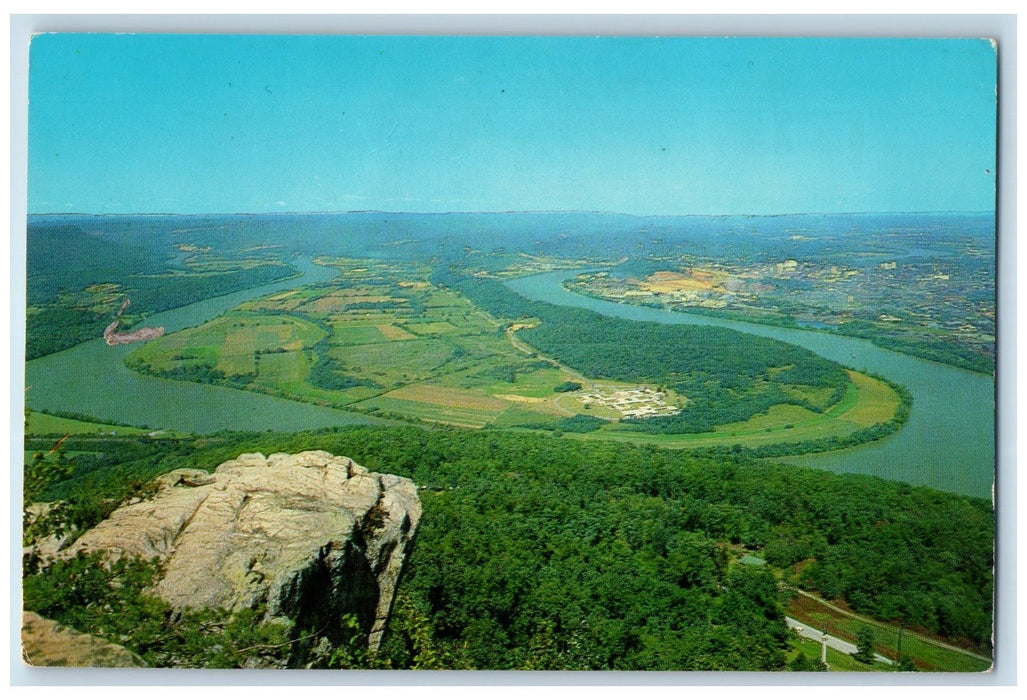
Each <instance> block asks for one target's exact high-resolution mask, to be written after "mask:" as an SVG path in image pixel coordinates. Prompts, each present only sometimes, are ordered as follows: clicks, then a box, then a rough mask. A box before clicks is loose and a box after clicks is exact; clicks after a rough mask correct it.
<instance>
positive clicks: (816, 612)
mask: <svg viewBox="0 0 1027 700" xmlns="http://www.w3.org/2000/svg"><path fill="white" fill-rule="evenodd" d="M786 614H788V615H789V616H791V617H794V618H795V619H796V620H799V621H801V622H804V623H806V624H808V625H810V626H811V627H814V628H816V629H820V630H824V631H826V632H827V633H828V634H830V635H833V636H835V637H838V638H839V639H844V640H846V641H849V642H855V640H856V634H857V632H858V630H859V629H860V628H861V627H865V626H870V627H872V628H873V630H874V640H875V649H876V650H877V653H879V654H881V655H883V656H885V657H887V658H889V659H896V658H897V657H898V655H899V630H898V628H896V627H893V626H891V625H887V624H884V623H880V622H871V621H864V620H860V619H856V618H853V617H849V616H848V615H845V614H843V613H840V612H838V611H836V610H832V609H831V608H829V607H827V606H825V605H823V604H822V603H820V602H818V601H816V600H813V599H811V598H807V597H806V596H801V595H795V596H794V597H792V598H791V599H790V600H789V601H788V604H787V607H786ZM902 654H904V655H908V656H909V657H910V658H912V659H913V663H914V664H915V665H916V667H917V670H920V671H955V672H981V671H987V670H988V669H989V668H990V667H991V662H990V661H984V660H982V659H979V658H976V657H974V656H970V655H969V654H966V653H962V652H959V651H954V650H952V649H947V648H945V647H942V646H939V645H938V644H937V643H935V642H933V641H932V640H930V639H929V638H927V637H924V636H922V635H919V634H916V633H914V632H912V631H910V630H903V631H902ZM857 663H858V662H857Z"/></svg>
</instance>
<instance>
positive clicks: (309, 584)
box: [61, 451, 421, 651]
mask: <svg viewBox="0 0 1027 700" xmlns="http://www.w3.org/2000/svg"><path fill="white" fill-rule="evenodd" d="M160 484H161V487H160V490H159V491H158V493H157V494H156V495H155V496H154V497H153V498H150V499H146V500H142V501H138V502H134V503H129V504H127V505H123V506H122V507H120V508H118V509H117V510H116V511H114V513H112V514H111V516H110V517H109V518H108V519H107V520H105V521H103V522H102V523H100V524H99V525H97V526H96V527H94V528H93V529H91V530H89V531H87V532H86V533H84V534H83V535H82V536H81V537H79V538H78V540H76V541H75V543H74V544H73V545H72V546H71V547H69V548H67V549H66V550H64V551H63V552H61V556H74V555H75V554H77V553H78V552H80V551H85V552H92V551H98V550H99V551H105V552H108V553H110V554H112V555H114V556H124V555H129V556H132V555H135V556H140V557H143V558H145V559H154V558H156V559H157V560H158V562H159V563H160V565H161V568H162V574H161V576H160V577H159V579H158V581H157V583H156V584H155V586H154V587H153V593H155V594H156V595H159V596H160V597H161V598H163V599H165V600H166V601H168V602H169V603H170V604H171V605H172V606H173V607H174V608H177V609H184V608H211V607H218V608H223V609H226V610H230V611H239V610H241V609H245V608H262V609H263V610H264V611H265V617H266V619H276V620H280V621H283V622H287V623H288V624H290V625H294V626H296V628H297V629H311V628H315V629H319V630H326V634H328V635H331V633H332V630H333V629H336V628H338V626H339V624H340V622H341V620H342V618H343V617H344V616H346V615H350V614H352V615H356V617H357V619H358V621H359V622H360V624H361V627H362V629H364V630H368V646H369V648H370V649H371V650H372V651H375V650H377V648H378V645H379V643H380V641H381V636H382V633H383V632H384V629H385V623H386V621H387V620H388V615H389V610H390V607H391V605H392V599H393V593H394V591H395V587H396V582H397V580H398V578H399V573H400V570H401V569H402V566H403V560H404V557H405V556H406V552H407V549H408V547H409V546H410V542H411V539H412V537H413V535H414V531H415V530H416V528H417V523H418V521H419V520H420V517H421V503H420V500H419V499H418V497H417V488H416V486H415V485H414V484H413V482H411V481H410V480H409V479H405V478H402V477H398V476H393V475H390V474H376V473H373V472H368V470H367V469H366V468H364V467H362V466H360V465H358V464H356V463H355V462H354V461H353V460H351V459H349V458H347V457H337V456H334V455H331V454H329V453H327V452H324V451H309V452H301V453H299V454H295V455H289V454H272V455H270V456H268V457H265V456H264V455H262V454H241V455H239V456H238V457H237V458H236V459H233V460H230V461H228V462H225V463H223V464H221V465H219V466H218V467H217V469H215V470H214V472H213V473H207V472H204V471H201V470H193V469H183V470H177V471H174V472H170V473H168V474H165V475H164V476H162V477H160Z"/></svg>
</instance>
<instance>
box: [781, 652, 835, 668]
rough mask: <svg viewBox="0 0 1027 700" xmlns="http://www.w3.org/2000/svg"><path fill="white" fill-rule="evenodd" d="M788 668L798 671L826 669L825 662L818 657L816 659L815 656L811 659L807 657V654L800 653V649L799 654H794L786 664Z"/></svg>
mask: <svg viewBox="0 0 1027 700" xmlns="http://www.w3.org/2000/svg"><path fill="white" fill-rule="evenodd" d="M788 668H789V669H791V670H792V671H800V672H802V671H826V670H827V664H825V663H824V662H822V661H821V660H820V659H817V658H813V659H811V658H809V657H808V656H806V655H805V654H804V653H802V652H801V651H800V652H799V655H798V656H796V657H795V658H794V659H793V660H792V662H791V663H790V664H788Z"/></svg>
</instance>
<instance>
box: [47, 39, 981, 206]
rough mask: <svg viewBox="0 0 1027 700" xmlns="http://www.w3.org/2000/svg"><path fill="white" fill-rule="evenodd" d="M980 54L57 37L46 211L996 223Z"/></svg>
mask: <svg viewBox="0 0 1027 700" xmlns="http://www.w3.org/2000/svg"><path fill="white" fill-rule="evenodd" d="M995 76H996V58H995V52H994V50H993V48H992V46H991V44H990V43H988V42H987V41H982V40H940V39H909V40H892V39H865V40H853V39H712V38H711V39H699V38H662V39H652V38H594V37H575V38H567V37H564V38H557V37H549V38H544V37H505V38H504V37H382V36H365V37H346V36H331V37H328V36H323V37H317V36H291V37H274V36H209V35H208V36H202V35H198V36H182V35H128V34H126V35H95V34H94V35H91V34H63V35H60V34H54V35H41V36H38V37H36V38H35V39H34V40H33V42H32V46H31V53H30V75H29V102H30V104H29V181H28V190H29V206H28V209H29V212H31V213H43V212H72V211H73V212H89V213H111V212H179V213H208V212H244V211H249V212H267V211H348V210H366V209H380V210H388V211H420V212H438V211H507V210H586V211H594V210H599V211H618V212H624V213H631V214H727V213H735V214H776V213H791V212H847V211H990V210H992V209H993V208H994V197H995V148H996V143H995V119H996V102H995V81H996V77H995Z"/></svg>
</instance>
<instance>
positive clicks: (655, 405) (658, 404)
mask: <svg viewBox="0 0 1027 700" xmlns="http://www.w3.org/2000/svg"><path fill="white" fill-rule="evenodd" d="M581 399H582V401H584V402H585V403H586V404H591V403H596V404H599V405H600V406H606V407H607V408H612V409H613V410H615V411H617V412H618V413H620V414H621V416H622V417H624V418H652V417H653V416H673V415H675V414H677V413H681V409H680V408H678V407H677V406H672V405H671V404H669V403H667V395H666V394H665V393H663V392H662V391H656V390H655V389H650V388H649V387H644V386H642V387H633V388H631V389H617V390H616V391H612V392H607V391H592V392H589V393H587V394H583V395H582V396H581Z"/></svg>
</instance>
